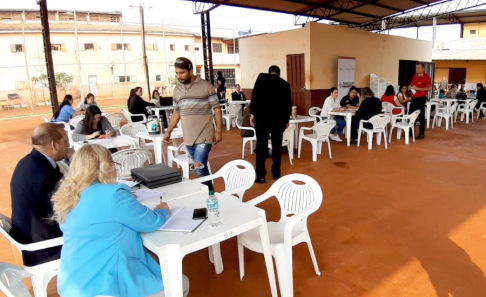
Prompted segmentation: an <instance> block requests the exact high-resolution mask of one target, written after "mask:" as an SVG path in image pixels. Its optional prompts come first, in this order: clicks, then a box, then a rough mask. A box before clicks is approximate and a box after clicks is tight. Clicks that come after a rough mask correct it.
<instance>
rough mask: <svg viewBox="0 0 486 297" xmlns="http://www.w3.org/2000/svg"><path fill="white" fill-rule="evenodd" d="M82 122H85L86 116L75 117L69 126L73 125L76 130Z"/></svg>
mask: <svg viewBox="0 0 486 297" xmlns="http://www.w3.org/2000/svg"><path fill="white" fill-rule="evenodd" d="M82 120H84V115H78V116H75V117H73V118H71V119H70V120H69V125H71V126H73V127H74V128H76V126H77V125H78V123H79V122H81V121H82Z"/></svg>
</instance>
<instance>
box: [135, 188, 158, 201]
mask: <svg viewBox="0 0 486 297" xmlns="http://www.w3.org/2000/svg"><path fill="white" fill-rule="evenodd" d="M132 194H133V196H135V198H136V199H137V200H138V202H140V203H142V202H145V201H148V200H152V199H153V200H155V199H159V202H160V200H161V199H160V198H161V196H162V193H160V192H157V191H154V190H149V189H140V190H135V191H132Z"/></svg>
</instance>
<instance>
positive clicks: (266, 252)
mask: <svg viewBox="0 0 486 297" xmlns="http://www.w3.org/2000/svg"><path fill="white" fill-rule="evenodd" d="M258 228H259V231H260V240H261V241H262V247H263V256H264V258H265V265H266V266H267V274H268V281H269V283H270V291H271V292H272V297H278V294H277V283H276V282H275V271H274V270H273V261H272V252H271V250H270V239H269V237H268V229H267V221H266V218H265V217H263V218H262V225H261V226H260V227H258Z"/></svg>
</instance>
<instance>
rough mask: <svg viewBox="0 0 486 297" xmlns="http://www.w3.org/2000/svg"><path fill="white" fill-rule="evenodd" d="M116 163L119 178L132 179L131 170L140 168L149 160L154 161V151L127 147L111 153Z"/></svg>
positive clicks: (149, 161) (149, 162)
mask: <svg viewBox="0 0 486 297" xmlns="http://www.w3.org/2000/svg"><path fill="white" fill-rule="evenodd" d="M111 157H112V158H113V161H114V162H116V163H118V164H116V165H115V166H116V170H117V171H116V175H117V178H118V179H130V178H131V177H132V172H131V170H132V169H134V168H140V167H143V166H144V165H145V163H147V162H148V164H151V163H152V153H151V152H150V151H148V150H145V149H126V150H121V151H119V152H116V153H114V154H113V155H111Z"/></svg>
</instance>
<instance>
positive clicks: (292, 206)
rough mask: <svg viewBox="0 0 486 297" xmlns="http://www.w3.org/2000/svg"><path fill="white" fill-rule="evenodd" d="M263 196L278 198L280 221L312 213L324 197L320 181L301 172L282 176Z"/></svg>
mask: <svg viewBox="0 0 486 297" xmlns="http://www.w3.org/2000/svg"><path fill="white" fill-rule="evenodd" d="M262 196H263V197H273V196H275V198H277V200H278V202H279V204H280V221H282V220H286V219H287V218H289V216H291V215H298V214H304V215H307V216H308V215H310V214H311V213H313V212H315V211H316V210H318V209H319V207H320V206H321V204H322V198H323V194H322V190H321V187H320V186H319V183H317V181H316V180H315V179H313V178H312V177H310V176H308V175H304V174H300V173H294V174H289V175H286V176H283V177H281V178H280V179H278V180H277V181H276V182H275V183H274V184H273V185H272V186H271V187H270V189H268V190H267V192H265V193H264V194H263V195H262ZM255 199H258V198H255ZM306 218H307V217H305V219H306Z"/></svg>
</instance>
